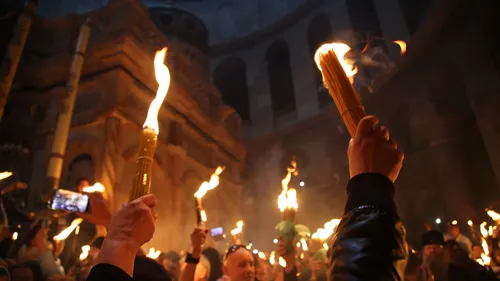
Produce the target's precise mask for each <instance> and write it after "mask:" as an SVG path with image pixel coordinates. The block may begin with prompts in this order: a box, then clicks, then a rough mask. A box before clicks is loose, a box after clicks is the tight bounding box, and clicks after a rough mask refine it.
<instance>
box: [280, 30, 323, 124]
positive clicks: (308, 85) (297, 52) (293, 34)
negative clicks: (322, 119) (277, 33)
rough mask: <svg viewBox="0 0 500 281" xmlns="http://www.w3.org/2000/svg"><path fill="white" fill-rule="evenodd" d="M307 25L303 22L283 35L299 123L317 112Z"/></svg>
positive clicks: (316, 94) (317, 104)
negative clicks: (286, 47)
mask: <svg viewBox="0 0 500 281" xmlns="http://www.w3.org/2000/svg"><path fill="white" fill-rule="evenodd" d="M307 25H308V24H307V22H305V21H303V22H301V23H298V24H297V25H296V26H295V27H294V28H292V29H291V30H289V31H288V32H287V34H286V35H285V37H286V41H287V43H288V53H289V57H290V67H291V68H292V79H293V88H294V92H295V106H296V108H297V117H298V118H297V119H298V120H299V121H300V120H305V119H308V118H309V117H312V116H314V115H316V114H317V113H318V111H319V101H318V89H317V86H316V81H315V77H314V71H316V70H315V69H314V68H315V67H316V66H315V62H314V60H313V58H312V57H311V54H310V53H309V45H308V42H307Z"/></svg>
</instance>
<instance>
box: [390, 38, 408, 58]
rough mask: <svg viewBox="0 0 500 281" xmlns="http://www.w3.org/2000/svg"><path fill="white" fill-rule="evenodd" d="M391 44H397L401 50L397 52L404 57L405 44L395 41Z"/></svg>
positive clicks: (401, 41)
mask: <svg viewBox="0 0 500 281" xmlns="http://www.w3.org/2000/svg"><path fill="white" fill-rule="evenodd" d="M392 42H393V43H395V44H398V46H399V48H400V49H401V51H400V52H399V53H400V54H401V55H404V54H405V53H406V42H405V41H403V40H396V41H392Z"/></svg>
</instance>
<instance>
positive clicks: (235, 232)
mask: <svg viewBox="0 0 500 281" xmlns="http://www.w3.org/2000/svg"><path fill="white" fill-rule="evenodd" d="M242 230H243V221H238V222H237V223H236V228H235V229H233V230H231V235H238V234H240V233H241V231H242Z"/></svg>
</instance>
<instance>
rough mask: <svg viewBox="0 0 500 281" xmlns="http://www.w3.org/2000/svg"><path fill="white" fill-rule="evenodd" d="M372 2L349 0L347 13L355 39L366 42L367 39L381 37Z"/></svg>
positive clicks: (369, 0) (370, 0)
mask: <svg viewBox="0 0 500 281" xmlns="http://www.w3.org/2000/svg"><path fill="white" fill-rule="evenodd" d="M373 1H374V0H349V1H346V2H347V11H348V12H349V18H350V20H351V24H352V28H353V29H354V32H355V33H356V37H357V38H356V39H357V40H359V41H366V40H367V39H368V38H369V37H383V33H382V28H381V27H380V22H379V19H378V15H377V9H376V8H375V4H374V3H373Z"/></svg>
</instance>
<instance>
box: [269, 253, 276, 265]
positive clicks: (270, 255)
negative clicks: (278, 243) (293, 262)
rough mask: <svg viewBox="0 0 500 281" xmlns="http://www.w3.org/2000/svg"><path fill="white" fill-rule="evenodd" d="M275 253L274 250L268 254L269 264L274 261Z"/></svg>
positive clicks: (272, 263)
mask: <svg viewBox="0 0 500 281" xmlns="http://www.w3.org/2000/svg"><path fill="white" fill-rule="evenodd" d="M275 255H276V254H275V253H274V251H272V252H271V254H269V263H270V264H271V265H274V264H275V263H276V256H275Z"/></svg>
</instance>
